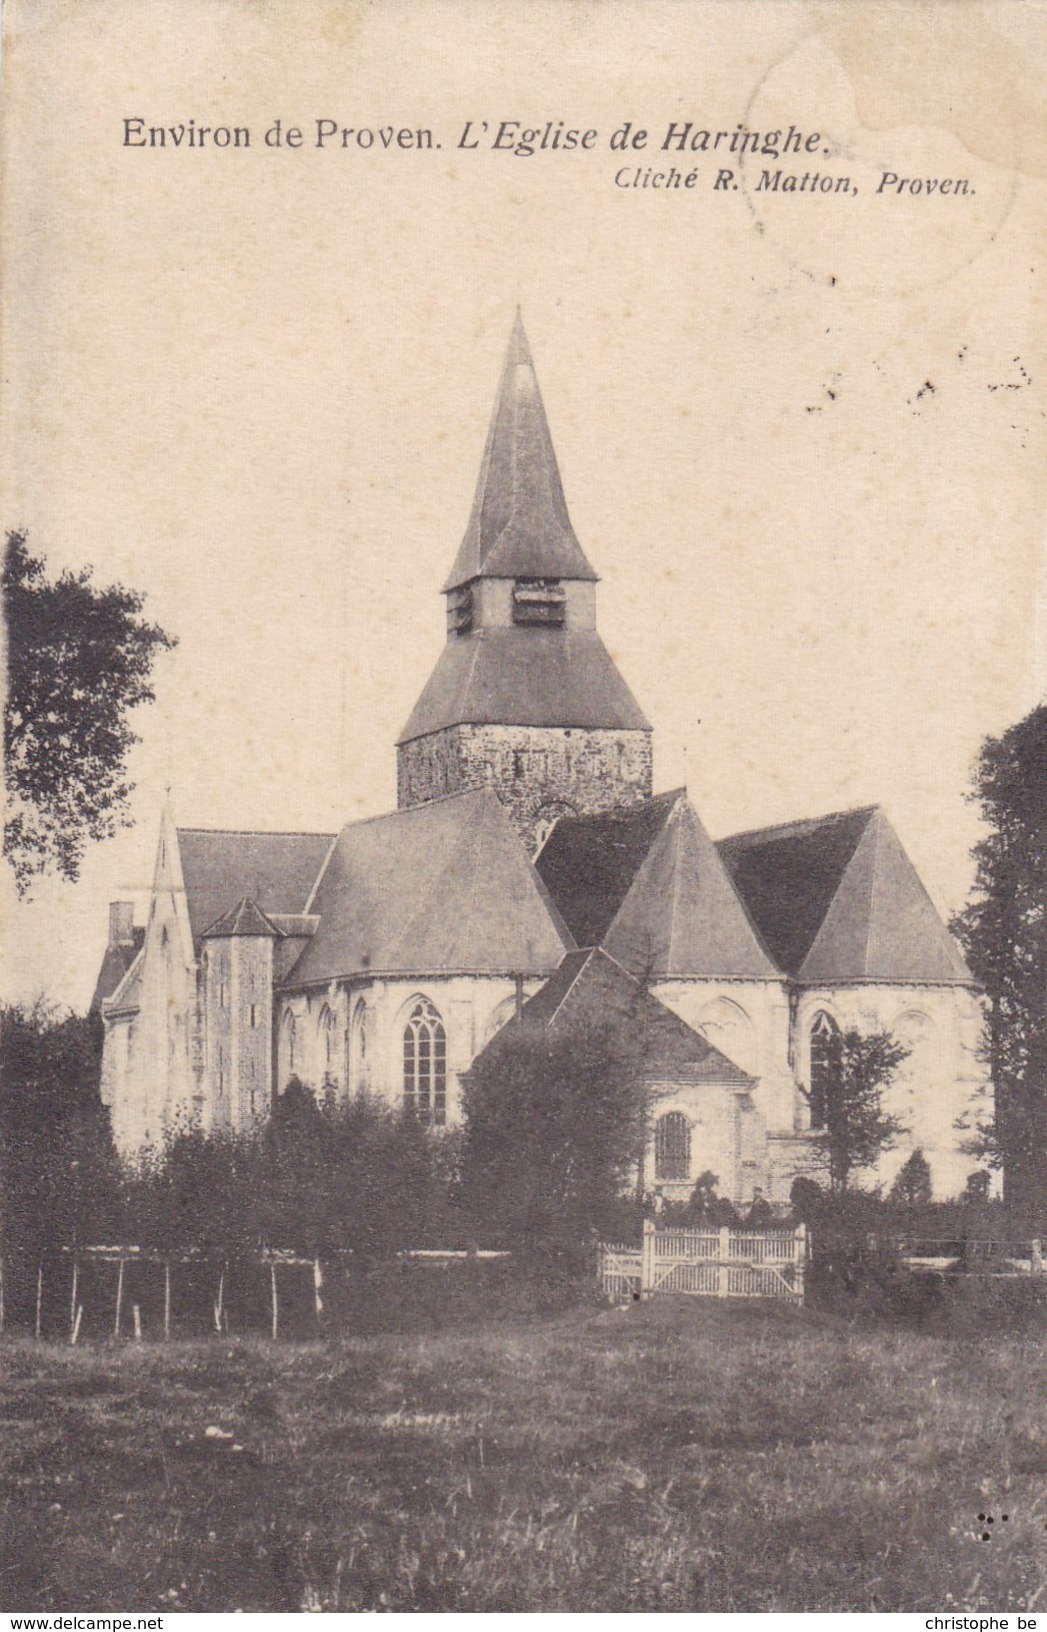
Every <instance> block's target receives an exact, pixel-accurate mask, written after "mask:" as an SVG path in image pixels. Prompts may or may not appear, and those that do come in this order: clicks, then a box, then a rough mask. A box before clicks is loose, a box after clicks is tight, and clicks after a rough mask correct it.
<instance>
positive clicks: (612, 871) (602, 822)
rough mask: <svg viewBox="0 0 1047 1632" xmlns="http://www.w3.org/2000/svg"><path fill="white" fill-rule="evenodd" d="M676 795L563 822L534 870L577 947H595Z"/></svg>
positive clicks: (552, 833)
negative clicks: (558, 910) (550, 896)
mask: <svg viewBox="0 0 1047 1632" xmlns="http://www.w3.org/2000/svg"><path fill="white" fill-rule="evenodd" d="M679 797H680V790H679V789H677V790H676V791H675V792H673V793H661V794H658V795H656V797H655V798H653V799H645V800H643V802H642V803H641V804H638V805H629V806H626V807H624V808H622V809H619V810H609V811H607V812H606V813H605V814H604V815H601V816H580V817H568V816H565V817H562V818H561V820H560V821H558V822H557V824H556V826H555V827H554V828H553V830H552V832H551V833H550V835H549V837H548V839H547V840H546V842H545V844H544V846H543V848H542V850H541V851H540V852H539V854H538V856H537V858H536V861H535V866H536V867H537V868H538V871H539V872H540V873H541V875H542V877H543V879H544V880H545V882H546V885H547V886H548V889H549V893H550V894H551V895H552V897H553V900H554V901H555V902H556V904H557V906H558V907H559V909H560V912H561V913H562V915H563V920H564V923H565V924H566V925H567V927H568V929H569V930H570V931H571V934H572V935H573V936H574V939H575V940H576V941H577V943H578V945H579V946H586V947H589V946H599V945H600V942H601V941H602V940H603V938H604V936H605V935H606V934H607V931H608V930H609V929H610V927H611V924H612V923H613V921H614V917H615V914H616V913H617V911H618V909H619V907H620V906H621V904H622V902H623V901H624V900H625V897H626V895H627V894H628V893H629V889H630V887H631V885H632V882H633V880H634V878H635V877H636V873H637V870H638V868H639V866H640V863H641V862H642V861H643V860H644V858H645V857H646V855H647V852H648V851H649V850H650V848H651V845H652V843H653V842H654V839H655V837H656V836H657V834H659V833H660V832H661V830H662V828H663V827H664V826H665V824H666V822H667V821H668V819H669V815H670V813H671V811H672V808H673V806H674V805H675V803H676V801H677V799H679Z"/></svg>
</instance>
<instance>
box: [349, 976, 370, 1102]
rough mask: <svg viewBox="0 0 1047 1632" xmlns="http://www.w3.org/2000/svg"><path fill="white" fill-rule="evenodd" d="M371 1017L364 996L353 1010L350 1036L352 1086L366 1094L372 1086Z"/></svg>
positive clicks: (355, 1090) (358, 1091)
mask: <svg viewBox="0 0 1047 1632" xmlns="http://www.w3.org/2000/svg"><path fill="white" fill-rule="evenodd" d="M370 1024H371V1019H370V1014H369V1012H368V1008H367V1004H366V1003H365V1002H364V1000H363V998H361V999H360V1001H359V1002H358V1003H357V1005H356V1008H355V1009H354V1010H353V1024H352V1030H351V1036H350V1044H351V1046H350V1072H351V1087H352V1090H353V1092H354V1093H355V1094H365V1093H366V1092H367V1090H368V1088H369V1086H370V1078H371V1062H370V1059H369V1058H368V1051H367V1050H368V1036H367V1034H368V1031H369V1029H370Z"/></svg>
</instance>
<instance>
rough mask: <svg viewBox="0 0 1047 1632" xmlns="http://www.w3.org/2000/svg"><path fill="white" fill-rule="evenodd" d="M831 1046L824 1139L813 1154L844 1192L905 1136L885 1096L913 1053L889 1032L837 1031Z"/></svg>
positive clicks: (831, 1184)
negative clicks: (886, 1105)
mask: <svg viewBox="0 0 1047 1632" xmlns="http://www.w3.org/2000/svg"><path fill="white" fill-rule="evenodd" d="M826 1047H827V1050H828V1059H827V1070H826V1080H825V1084H824V1097H823V1112H824V1119H825V1126H824V1136H823V1138H822V1139H821V1140H819V1141H818V1143H817V1144H816V1145H815V1147H814V1151H815V1160H816V1161H818V1162H819V1163H820V1164H821V1166H822V1167H823V1168H824V1169H825V1170H826V1172H827V1173H828V1176H829V1187H830V1189H831V1190H833V1191H834V1192H836V1193H840V1192H842V1191H845V1190H846V1189H847V1187H848V1184H849V1183H850V1179H851V1176H852V1174H853V1173H854V1172H856V1171H860V1170H862V1169H863V1168H868V1167H873V1166H874V1165H875V1163H876V1162H877V1160H878V1159H879V1157H880V1155H881V1154H882V1153H883V1152H884V1151H885V1150H890V1148H891V1146H892V1145H893V1144H894V1142H895V1140H896V1139H897V1138H898V1136H899V1135H900V1134H902V1133H904V1132H905V1128H904V1126H903V1124H902V1123H901V1122H900V1121H899V1120H898V1118H897V1117H894V1116H890V1115H889V1114H888V1113H887V1112H886V1111H885V1110H884V1107H883V1093H884V1090H885V1089H886V1088H889V1087H890V1085H891V1083H892V1082H893V1081H894V1077H895V1074H896V1072H897V1070H898V1067H899V1066H900V1065H901V1064H902V1062H903V1061H904V1060H905V1059H906V1058H907V1057H908V1050H907V1049H905V1048H903V1047H902V1046H901V1044H900V1043H896V1042H895V1040H894V1038H893V1037H892V1036H891V1034H890V1032H888V1031H876V1032H869V1033H862V1032H860V1031H843V1032H840V1031H834V1032H833V1034H832V1036H831V1038H829V1039H827V1042H826ZM808 1098H810V1095H808Z"/></svg>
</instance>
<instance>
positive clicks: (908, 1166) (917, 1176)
mask: <svg viewBox="0 0 1047 1632" xmlns="http://www.w3.org/2000/svg"><path fill="white" fill-rule="evenodd" d="M891 1200H892V1201H895V1202H897V1203H898V1205H899V1206H900V1207H928V1206H930V1202H931V1169H930V1164H929V1163H928V1161H927V1158H926V1156H925V1155H924V1153H923V1151H922V1150H914V1151H913V1153H912V1155H911V1156H910V1157H909V1158H908V1160H907V1161H905V1162H903V1163H902V1166H901V1168H900V1169H899V1171H898V1175H897V1177H896V1178H895V1181H894V1183H893V1184H892V1185H891Z"/></svg>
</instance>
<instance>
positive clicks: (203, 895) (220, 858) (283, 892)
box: [178, 827, 334, 940]
mask: <svg viewBox="0 0 1047 1632" xmlns="http://www.w3.org/2000/svg"><path fill="white" fill-rule="evenodd" d="M333 839H334V834H333V833H243V832H236V831H230V830H228V829H224V830H215V829H211V828H200V827H180V828H179V829H178V847H179V850H180V852H181V857H182V872H183V875H184V879H185V896H186V904H187V906H188V909H189V923H190V927H191V929H192V933H193V939H194V940H199V938H200V936H201V935H203V933H204V931H205V930H206V929H207V928H208V927H209V926H210V925H211V924H213V923H215V921H216V920H217V919H218V918H219V917H221V915H222V914H223V913H225V912H227V911H228V910H229V908H230V907H231V906H232V905H233V904H234V903H235V902H238V901H242V900H243V899H244V897H245V896H246V897H247V898H248V899H249V900H251V901H252V902H253V903H254V904H255V906H256V907H258V908H259V909H260V910H261V911H262V912H263V913H266V914H270V913H277V912H278V913H301V912H304V911H305V906H306V902H307V900H308V898H309V893H310V891H311V890H312V888H313V885H314V884H315V883H316V879H317V876H318V874H319V872H320V869H321V867H322V866H323V864H324V858H325V856H326V855H327V852H328V851H329V850H330V848H331V843H332V841H333Z"/></svg>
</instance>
